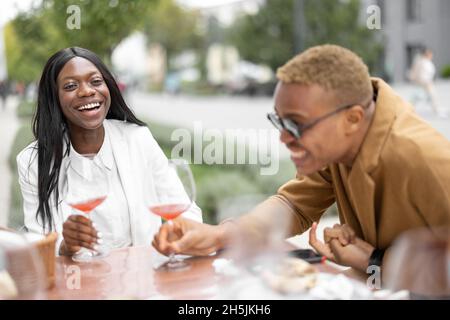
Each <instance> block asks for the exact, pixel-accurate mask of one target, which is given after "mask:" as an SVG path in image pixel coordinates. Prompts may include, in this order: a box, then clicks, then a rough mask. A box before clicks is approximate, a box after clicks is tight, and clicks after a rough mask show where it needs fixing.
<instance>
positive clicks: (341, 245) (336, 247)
mask: <svg viewBox="0 0 450 320" xmlns="http://www.w3.org/2000/svg"><path fill="white" fill-rule="evenodd" d="M316 232H317V223H316V222H314V223H313V225H312V227H311V231H310V232H309V244H310V245H311V246H312V247H313V248H314V249H315V250H316V251H317V252H318V253H320V254H321V255H323V256H325V257H327V259H329V260H331V261H333V262H336V263H338V264H341V265H344V266H349V267H352V268H355V269H357V270H360V271H362V272H366V270H367V266H368V264H369V258H370V255H371V254H372V252H373V250H374V249H375V248H374V247H373V246H372V245H371V244H370V243H367V242H365V241H364V240H362V239H360V238H358V237H356V236H355V233H354V231H353V230H352V229H351V228H350V227H349V226H347V225H334V227H333V228H327V229H325V230H324V240H325V243H324V242H321V241H319V240H318V239H317V236H316Z"/></svg>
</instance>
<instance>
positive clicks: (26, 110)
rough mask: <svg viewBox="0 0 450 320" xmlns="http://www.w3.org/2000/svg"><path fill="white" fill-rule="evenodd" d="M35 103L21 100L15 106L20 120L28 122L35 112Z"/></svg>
mask: <svg viewBox="0 0 450 320" xmlns="http://www.w3.org/2000/svg"><path fill="white" fill-rule="evenodd" d="M36 106H37V104H36V102H35V101H28V100H26V99H23V100H22V101H20V103H19V105H18V106H17V110H16V112H17V116H18V117H19V118H21V119H25V120H30V121H31V118H32V117H33V116H34V113H35V111H36Z"/></svg>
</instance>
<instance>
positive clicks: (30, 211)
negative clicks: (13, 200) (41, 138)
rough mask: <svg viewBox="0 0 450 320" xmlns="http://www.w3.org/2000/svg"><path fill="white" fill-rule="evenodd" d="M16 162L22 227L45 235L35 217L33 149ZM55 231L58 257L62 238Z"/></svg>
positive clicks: (25, 151)
mask: <svg viewBox="0 0 450 320" xmlns="http://www.w3.org/2000/svg"><path fill="white" fill-rule="evenodd" d="M16 161H17V171H18V175H19V185H20V191H21V193H22V201H23V216H24V225H25V227H26V228H27V230H28V231H29V232H33V233H37V234H41V235H45V233H46V232H47V231H48V230H45V228H44V226H43V223H42V220H41V219H40V218H39V217H38V216H37V215H36V213H37V209H38V206H39V200H38V187H37V185H38V172H37V151H36V150H35V149H34V148H33V147H27V148H25V149H24V150H23V151H22V152H20V153H19V154H18V155H17V158H16ZM58 229H60V228H58ZM56 231H57V232H58V238H57V240H56V245H55V250H56V254H57V255H58V254H59V247H60V245H61V242H62V240H63V238H62V235H61V230H56Z"/></svg>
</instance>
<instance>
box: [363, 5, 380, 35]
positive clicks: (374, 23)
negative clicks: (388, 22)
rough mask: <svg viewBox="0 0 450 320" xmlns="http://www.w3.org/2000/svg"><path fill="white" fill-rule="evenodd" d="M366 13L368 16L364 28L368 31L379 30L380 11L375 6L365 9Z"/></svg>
mask: <svg viewBox="0 0 450 320" xmlns="http://www.w3.org/2000/svg"><path fill="white" fill-rule="evenodd" d="M366 13H367V14H368V15H369V16H368V17H367V20H366V26H367V29H369V30H381V9H380V7H379V6H377V5H371V6H368V7H367V10H366Z"/></svg>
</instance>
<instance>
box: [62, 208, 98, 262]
mask: <svg viewBox="0 0 450 320" xmlns="http://www.w3.org/2000/svg"><path fill="white" fill-rule="evenodd" d="M62 234H63V238H64V240H63V242H62V243H61V247H60V250H59V252H60V254H63V255H69V256H71V255H73V254H74V253H76V252H78V251H79V250H80V249H81V248H82V247H84V248H87V249H91V250H95V246H96V244H97V243H98V244H100V243H102V240H101V237H102V235H101V233H99V232H97V231H96V230H95V227H94V225H93V223H92V221H91V220H90V219H88V218H86V217H83V216H81V215H71V216H70V217H69V218H68V219H67V220H66V222H64V224H63V232H62Z"/></svg>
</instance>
